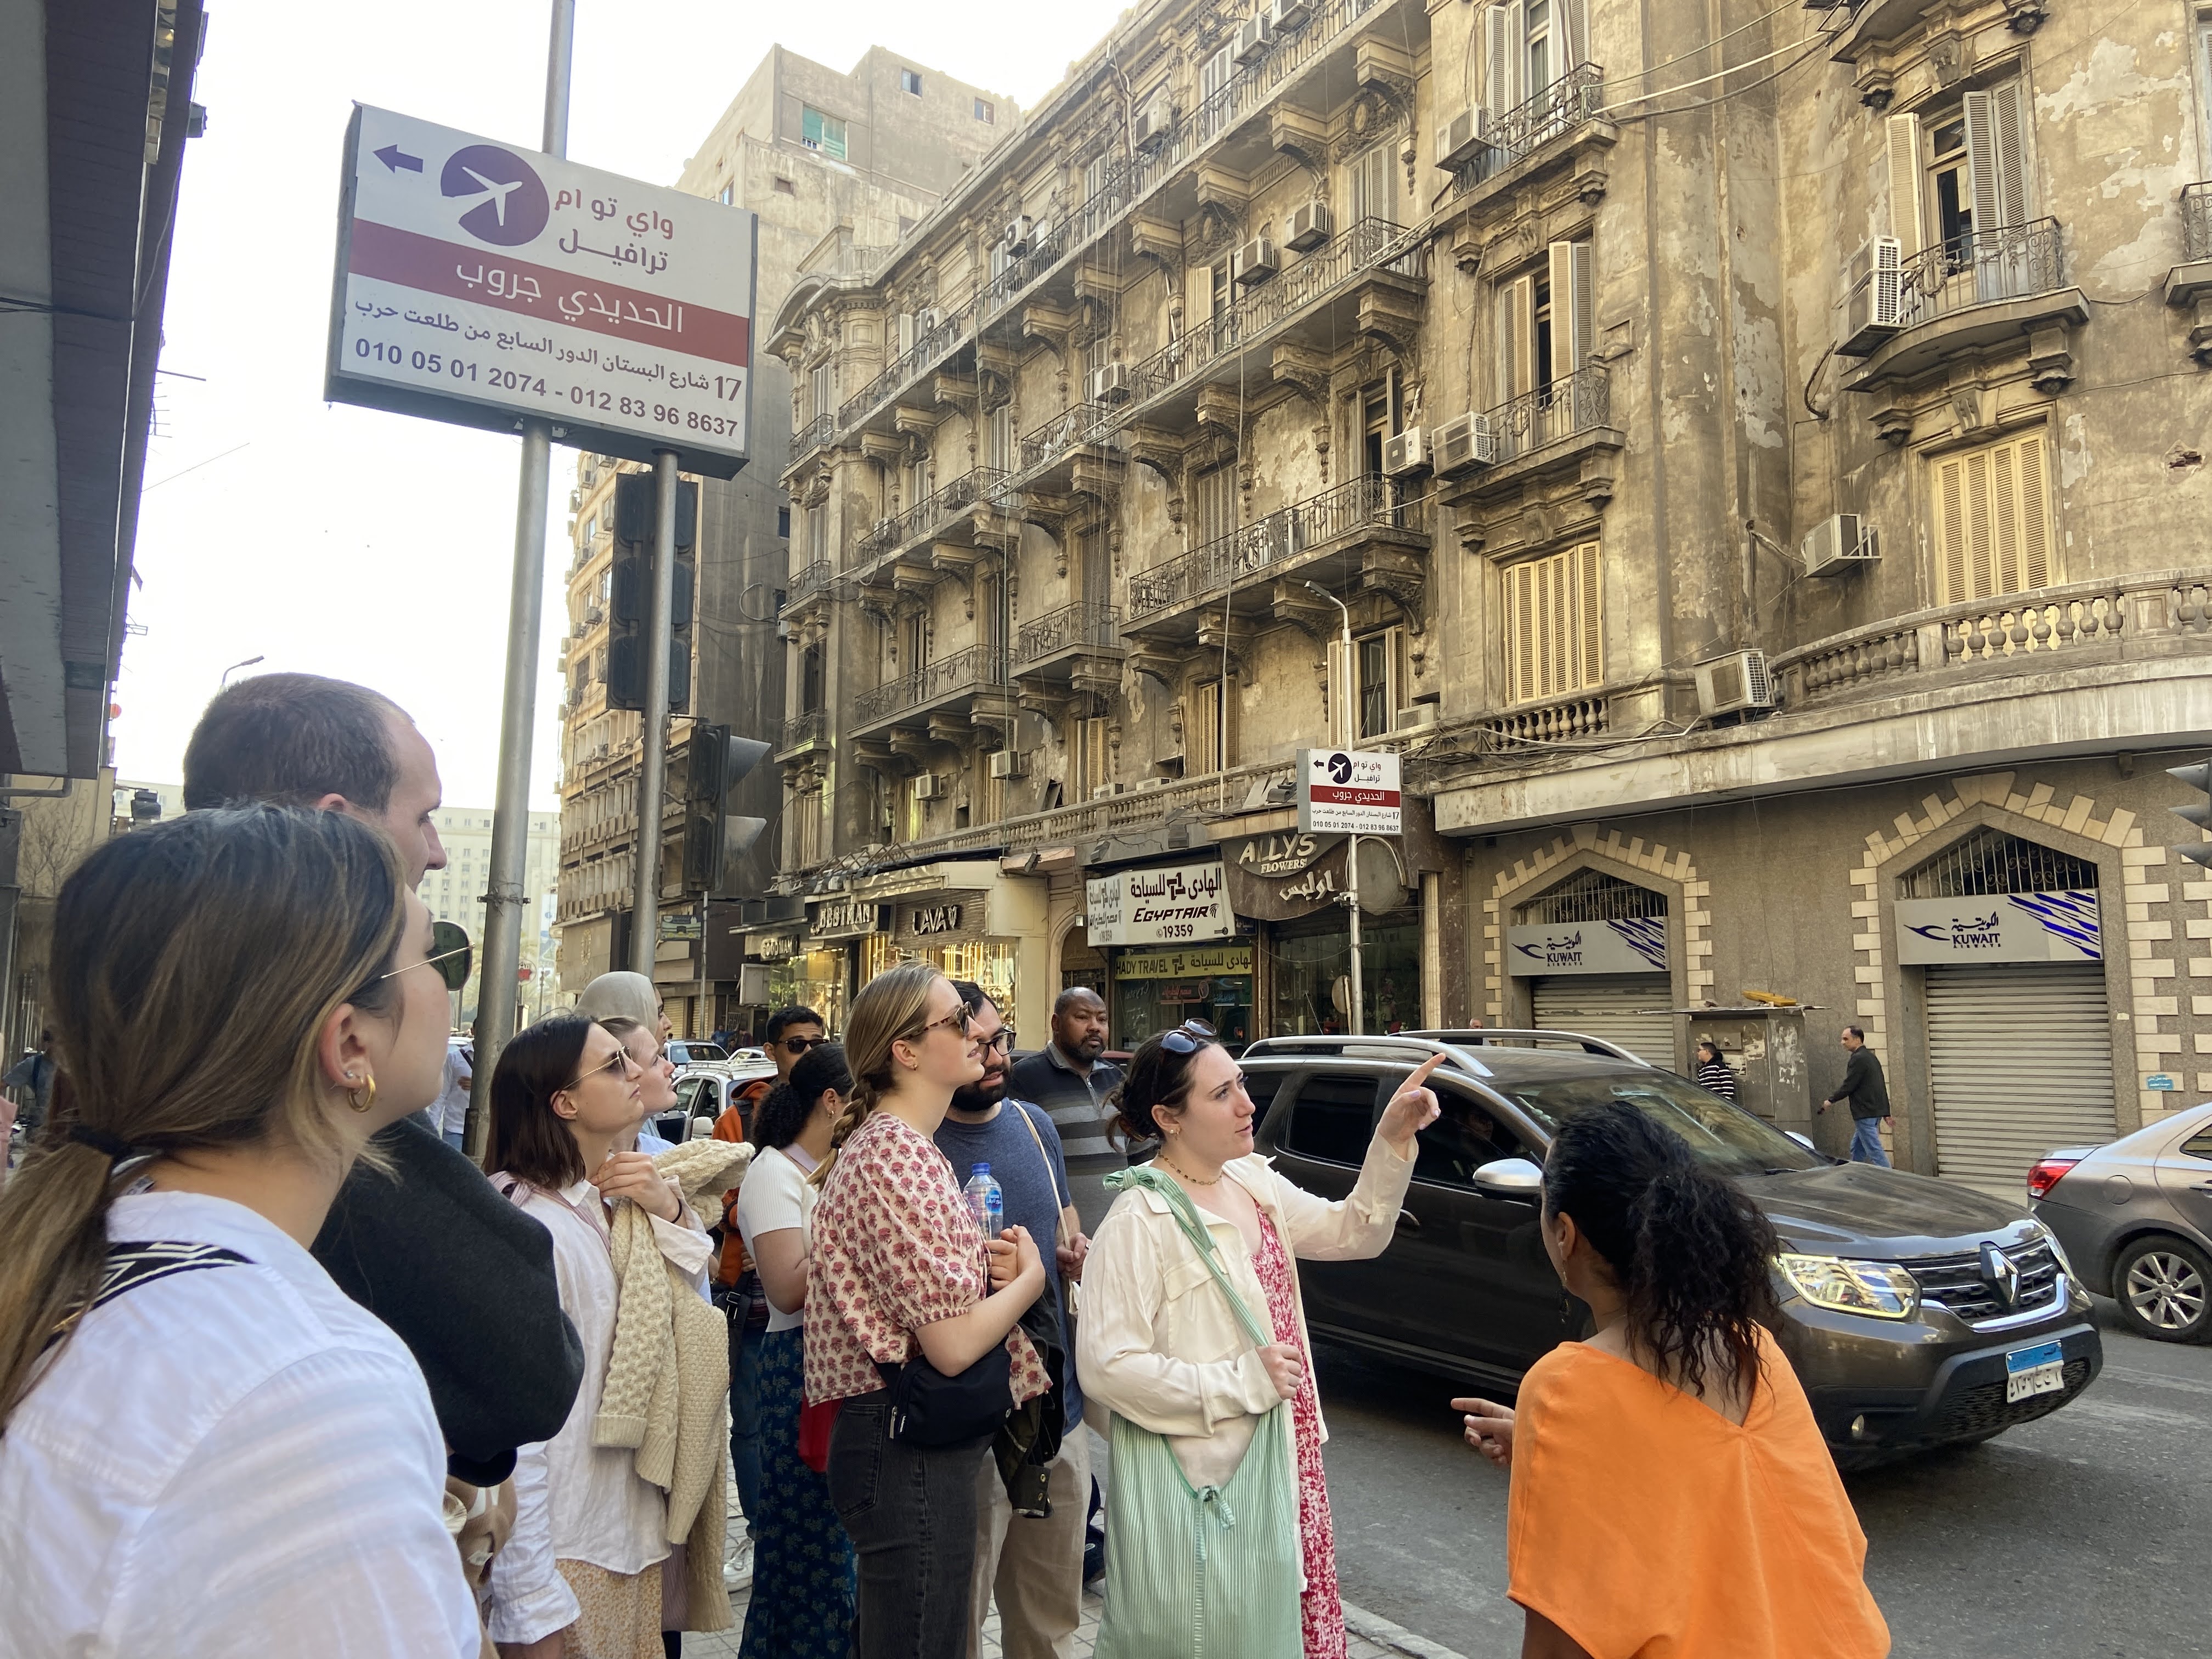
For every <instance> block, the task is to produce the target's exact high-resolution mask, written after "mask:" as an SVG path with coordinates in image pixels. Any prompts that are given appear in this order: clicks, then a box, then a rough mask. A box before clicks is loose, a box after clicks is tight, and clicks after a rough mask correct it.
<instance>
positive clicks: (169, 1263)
mask: <svg viewBox="0 0 2212 1659" xmlns="http://www.w3.org/2000/svg"><path fill="white" fill-rule="evenodd" d="M252 1265H253V1263H252V1260H251V1259H250V1258H249V1257H246V1256H242V1255H239V1253H238V1252H237V1251H235V1250H226V1249H223V1248H222V1246H221V1245H218V1244H179V1243H170V1242H168V1241H166V1240H160V1239H149V1240H143V1241H137V1242H117V1243H111V1244H110V1245H108V1247H107V1261H106V1265H105V1266H104V1267H102V1268H101V1269H100V1288H99V1289H98V1290H96V1291H94V1292H93V1293H92V1299H91V1300H90V1301H88V1302H84V1303H81V1304H78V1305H77V1306H76V1307H75V1308H73V1309H71V1310H70V1311H69V1312H68V1313H67V1314H65V1315H64V1316H63V1317H62V1320H61V1322H60V1323H58V1324H57V1325H56V1326H55V1327H54V1328H53V1330H52V1333H51V1334H49V1335H48V1336H47V1338H46V1342H45V1344H44V1345H43V1346H44V1347H47V1348H51V1347H52V1346H53V1345H54V1344H55V1343H57V1342H58V1341H60V1340H62V1338H63V1337H64V1336H66V1335H67V1334H69V1332H70V1329H71V1328H73V1327H74V1326H75V1325H76V1322H78V1321H79V1320H81V1319H82V1318H83V1317H84V1316H85V1315H87V1314H88V1313H90V1312H91V1311H92V1310H94V1309H95V1308H104V1307H106V1305H107V1304H109V1303H111V1302H112V1301H114V1300H115V1298H116V1297H119V1296H121V1295H123V1294H124V1292H125V1291H135V1290H137V1288H138V1286H140V1285H150V1284H152V1283H153V1282H154V1281H155V1279H169V1278H173V1277H174V1276H175V1275H176V1274H178V1273H197V1272H198V1271H200V1270H201V1269H203V1268H206V1267H233V1266H242V1267H252Z"/></svg>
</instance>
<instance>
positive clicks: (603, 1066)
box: [561, 1048, 637, 1094]
mask: <svg viewBox="0 0 2212 1659" xmlns="http://www.w3.org/2000/svg"><path fill="white" fill-rule="evenodd" d="M636 1066H637V1062H636V1061H635V1060H632V1059H631V1058H630V1057H629V1049H627V1048H617V1049H616V1050H615V1051H614V1053H613V1054H610V1055H609V1056H608V1057H607V1058H606V1059H605V1060H602V1061H600V1062H599V1064H598V1065H597V1066H592V1067H591V1068H590V1069H588V1070H586V1071H582V1072H579V1073H576V1080H575V1081H574V1083H571V1084H569V1085H568V1088H567V1089H563V1090H562V1091H561V1092H562V1093H563V1094H566V1093H567V1092H568V1090H570V1089H580V1088H581V1087H583V1085H585V1084H586V1083H588V1082H590V1081H591V1080H592V1079H593V1078H595V1077H597V1076H599V1073H602V1072H612V1073H614V1074H615V1075H616V1076H617V1077H621V1078H626V1077H628V1076H629V1074H630V1072H631V1070H632V1069H633V1068H635V1067H636Z"/></svg>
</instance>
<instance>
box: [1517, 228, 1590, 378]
mask: <svg viewBox="0 0 2212 1659" xmlns="http://www.w3.org/2000/svg"><path fill="white" fill-rule="evenodd" d="M1548 253H1549V257H1550V268H1551V269H1550V274H1551V280H1552V377H1553V379H1554V380H1565V379H1566V377H1567V376H1568V375H1570V374H1574V373H1575V372H1576V371H1577V370H1578V369H1581V368H1585V367H1587V365H1588V362H1589V354H1590V351H1591V350H1592V349H1593V348H1595V345H1596V344H1597V300H1596V296H1595V295H1593V294H1592V293H1591V291H1590V288H1591V284H1590V274H1591V273H1590V245H1589V243H1588V242H1554V243H1553V244H1552V245H1551V247H1550V248H1549V250H1548ZM1531 332H1532V333H1533V332H1534V331H1533V330H1532V331H1531Z"/></svg>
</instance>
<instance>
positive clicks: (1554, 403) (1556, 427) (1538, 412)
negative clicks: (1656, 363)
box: [1430, 363, 1626, 507]
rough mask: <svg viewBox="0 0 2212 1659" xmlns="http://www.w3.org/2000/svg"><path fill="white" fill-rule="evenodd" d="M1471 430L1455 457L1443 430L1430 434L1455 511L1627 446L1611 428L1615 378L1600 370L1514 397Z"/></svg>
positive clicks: (1443, 494)
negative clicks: (1445, 443) (1446, 448)
mask: <svg viewBox="0 0 2212 1659" xmlns="http://www.w3.org/2000/svg"><path fill="white" fill-rule="evenodd" d="M1471 424H1472V428H1473V432H1472V435H1471V437H1470V438H1469V439H1468V441H1466V442H1465V443H1464V444H1463V445H1462V446H1460V447H1457V448H1455V450H1453V451H1452V452H1451V453H1445V451H1444V446H1443V440H1442V439H1441V438H1440V437H1439V436H1438V435H1437V430H1436V429H1435V428H1431V434H1430V454H1431V461H1432V464H1433V465H1435V467H1436V468H1437V472H1438V473H1439V475H1442V476H1441V481H1440V484H1439V488H1438V491H1437V494H1438V496H1439V498H1440V499H1441V500H1443V501H1444V502H1445V503H1446V504H1447V505H1449V506H1451V507H1465V506H1467V505H1468V504H1469V503H1471V502H1474V501H1481V500H1484V499H1485V498H1486V497H1488V496H1492V495H1504V494H1507V493H1510V492H1511V491H1514V490H1517V489H1522V488H1523V487H1524V486H1525V485H1527V484H1528V483H1529V482H1530V480H1531V479H1534V478H1539V477H1553V476H1556V475H1559V474H1562V473H1565V472H1567V471H1580V470H1581V469H1582V467H1583V463H1584V461H1585V459H1587V458H1589V456H1591V455H1592V454H1593V453H1597V452H1601V451H1605V450H1617V449H1620V448H1621V447H1624V445H1625V442H1626V440H1625V439H1624V437H1623V435H1622V434H1621V433H1620V431H1619V430H1618V429H1617V428H1614V426H1613V382H1612V378H1611V376H1610V375H1609V374H1607V371H1606V370H1605V369H1604V368H1601V366H1599V365H1598V364H1595V363H1590V364H1586V365H1585V366H1584V367H1583V368H1578V369H1576V370H1575V371H1574V372H1573V373H1571V374H1563V375H1561V376H1560V377H1559V379H1558V380H1552V381H1548V382H1547V383H1546V384H1545V385H1543V386H1537V387H1536V388H1534V390H1533V391H1529V392H1522V394H1521V395H1520V396H1519V397H1517V398H1507V399H1506V401H1505V402H1504V403H1502V404H1498V406H1497V407H1496V408H1494V409H1488V410H1484V411H1483V412H1482V413H1481V414H1480V415H1477V416H1474V420H1473V422H1472V423H1471Z"/></svg>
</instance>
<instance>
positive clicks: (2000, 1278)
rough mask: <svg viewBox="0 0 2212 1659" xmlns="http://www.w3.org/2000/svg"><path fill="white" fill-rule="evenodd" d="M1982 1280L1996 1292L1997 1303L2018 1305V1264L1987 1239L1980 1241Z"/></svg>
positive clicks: (2010, 1305)
mask: <svg viewBox="0 0 2212 1659" xmlns="http://www.w3.org/2000/svg"><path fill="white" fill-rule="evenodd" d="M1982 1281H1983V1283H1984V1284H1986V1285H1988V1286H1989V1287H1990V1290H1992V1291H1995V1292H1996V1298H1997V1305H1998V1306H2000V1307H2004V1308H2017V1307H2018V1306H2019V1305H2020V1264H2019V1263H2018V1262H2016V1261H2014V1260H2013V1259H2012V1258H2011V1257H2010V1256H2008V1255H2006V1254H2005V1253H2004V1252H2003V1251H2002V1250H2001V1249H1997V1247H1996V1245H1994V1244H1992V1243H1990V1242H1989V1241H1988V1240H1987V1239H1984V1240H1983V1241H1982Z"/></svg>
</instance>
